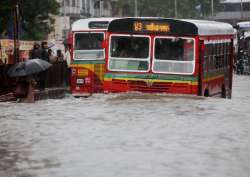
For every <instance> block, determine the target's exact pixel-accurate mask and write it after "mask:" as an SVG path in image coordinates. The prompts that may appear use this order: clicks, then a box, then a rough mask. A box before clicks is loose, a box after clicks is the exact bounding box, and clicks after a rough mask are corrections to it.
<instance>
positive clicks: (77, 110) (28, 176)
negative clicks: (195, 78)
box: [0, 76, 250, 177]
mask: <svg viewBox="0 0 250 177" xmlns="http://www.w3.org/2000/svg"><path fill="white" fill-rule="evenodd" d="M249 175H250V76H234V84H233V97H232V99H231V100H230V99H220V98H198V97H195V98H192V97H185V98H183V97H181V96H167V95H146V94H138V93H131V94H120V95H101V94H100V95H95V96H92V97H90V98H80V99H75V98H73V97H71V96H70V95H69V96H67V97H66V98H65V99H61V100H43V101H38V102H36V103H35V104H23V103H0V177H198V176H200V177H206V176H207V177H249Z"/></svg>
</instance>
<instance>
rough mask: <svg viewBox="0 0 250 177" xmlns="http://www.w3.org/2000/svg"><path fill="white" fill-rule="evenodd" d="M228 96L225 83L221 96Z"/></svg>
mask: <svg viewBox="0 0 250 177" xmlns="http://www.w3.org/2000/svg"><path fill="white" fill-rule="evenodd" d="M226 97H227V93H226V88H225V85H223V86H222V88H221V98H226Z"/></svg>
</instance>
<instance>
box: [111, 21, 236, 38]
mask: <svg viewBox="0 0 250 177" xmlns="http://www.w3.org/2000/svg"><path fill="white" fill-rule="evenodd" d="M138 25H139V26H138ZM108 31H110V32H124V33H136V34H141V33H143V34H145V33H162V34H173V35H175V34H178V35H202V36H204V35H233V34H234V29H233V26H232V25H230V24H228V23H223V22H216V21H207V20H189V19H170V18H148V17H147V18H143V17H139V18H123V19H116V20H113V21H112V22H111V23H110V24H109V27H108Z"/></svg>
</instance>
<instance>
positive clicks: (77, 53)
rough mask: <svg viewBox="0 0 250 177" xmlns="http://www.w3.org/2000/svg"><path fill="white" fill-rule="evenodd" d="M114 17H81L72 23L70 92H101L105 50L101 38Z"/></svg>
mask: <svg viewBox="0 0 250 177" xmlns="http://www.w3.org/2000/svg"><path fill="white" fill-rule="evenodd" d="M113 19H114V18H88V19H80V20H77V21H75V22H74V23H73V24H72V31H71V33H70V35H69V36H70V37H69V44H71V49H70V51H71V57H72V64H71V92H72V95H73V96H76V97H78V96H89V95H91V94H92V93H99V92H103V74H104V69H105V68H104V64H105V50H104V47H105V46H103V41H104V39H105V36H106V31H107V27H108V24H109V23H110V21H112V20H113Z"/></svg>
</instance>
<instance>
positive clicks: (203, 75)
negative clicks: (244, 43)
mask: <svg viewBox="0 0 250 177" xmlns="http://www.w3.org/2000/svg"><path fill="white" fill-rule="evenodd" d="M233 39H234V30H233V27H232V26H231V25H230V24H227V23H221V22H215V21H203V20H179V19H166V18H124V19H117V20H113V21H112V22H111V23H110V24H109V27H108V38H107V44H108V47H107V53H106V72H105V75H104V92H105V93H109V92H131V91H139V92H149V93H152V92H156V93H173V94H190V95H199V96H216V95H217V96H221V97H224V98H225V97H229V98H230V97H231V92H232V72H233Z"/></svg>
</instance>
